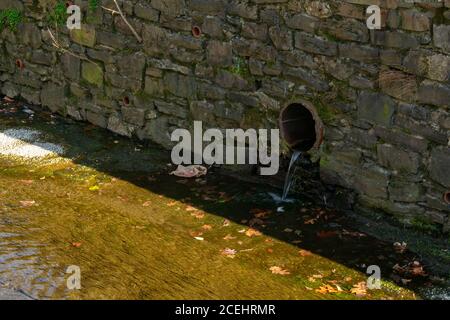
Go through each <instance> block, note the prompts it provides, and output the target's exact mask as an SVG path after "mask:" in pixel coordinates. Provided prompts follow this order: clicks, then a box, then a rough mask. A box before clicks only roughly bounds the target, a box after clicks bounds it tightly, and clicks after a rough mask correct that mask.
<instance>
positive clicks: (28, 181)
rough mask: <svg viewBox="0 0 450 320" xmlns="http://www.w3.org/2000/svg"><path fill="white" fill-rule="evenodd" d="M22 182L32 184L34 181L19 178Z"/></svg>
mask: <svg viewBox="0 0 450 320" xmlns="http://www.w3.org/2000/svg"><path fill="white" fill-rule="evenodd" d="M19 182H20V183H23V184H32V183H33V182H34V181H33V180H19Z"/></svg>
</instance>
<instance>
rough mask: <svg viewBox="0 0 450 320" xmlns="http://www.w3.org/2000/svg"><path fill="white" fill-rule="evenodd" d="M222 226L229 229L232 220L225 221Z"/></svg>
mask: <svg viewBox="0 0 450 320" xmlns="http://www.w3.org/2000/svg"><path fill="white" fill-rule="evenodd" d="M222 226H223V227H228V226H230V220H228V219H225V220H223V222H222Z"/></svg>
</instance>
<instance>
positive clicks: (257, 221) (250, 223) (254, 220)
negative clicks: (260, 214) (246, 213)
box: [248, 218, 264, 227]
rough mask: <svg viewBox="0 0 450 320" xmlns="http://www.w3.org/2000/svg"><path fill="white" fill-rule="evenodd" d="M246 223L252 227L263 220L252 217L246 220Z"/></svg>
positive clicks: (262, 222)
mask: <svg viewBox="0 0 450 320" xmlns="http://www.w3.org/2000/svg"><path fill="white" fill-rule="evenodd" d="M248 224H249V225H250V227H253V226H256V225H263V224H264V221H263V220H261V219H258V218H253V219H251V220H250V221H249V222H248Z"/></svg>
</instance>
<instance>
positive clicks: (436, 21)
mask: <svg viewBox="0 0 450 320" xmlns="http://www.w3.org/2000/svg"><path fill="white" fill-rule="evenodd" d="M35 2H36V1H27V0H23V1H19V0H2V1H0V10H1V9H5V8H19V9H20V10H22V11H23V13H24V15H25V17H26V22H24V23H22V24H21V25H19V27H18V30H17V31H16V32H11V31H10V30H8V29H5V30H3V31H2V32H1V38H0V91H1V93H3V94H5V95H8V96H10V97H21V98H23V99H25V100H27V101H29V102H31V103H35V104H41V105H43V106H46V107H48V108H50V109H51V110H52V111H54V112H58V113H60V114H63V115H68V116H71V117H74V118H76V119H78V120H86V121H89V122H92V123H94V124H96V125H99V126H102V127H105V128H108V129H109V130H111V131H113V132H115V133H117V134H121V135H125V136H137V137H138V138H140V139H150V140H152V141H155V142H157V143H159V144H161V145H163V146H165V147H167V148H169V147H170V146H171V142H170V132H172V131H173V130H174V129H175V128H177V127H190V126H191V125H192V122H193V120H202V121H204V123H205V126H208V127H221V128H226V127H232V128H235V127H242V128H250V127H255V128H257V127H266V128H275V127H278V116H279V113H280V111H281V108H282V107H283V106H285V105H286V103H288V102H289V101H296V100H298V99H303V100H308V101H310V102H311V103H312V105H314V106H315V107H316V109H317V112H318V114H319V116H320V117H321V118H322V120H323V122H324V123H325V136H324V142H325V143H324V144H323V147H322V149H323V150H322V154H321V156H322V160H321V161H320V164H321V176H322V179H323V181H324V182H325V183H327V184H330V185H338V186H341V187H343V188H346V189H348V190H352V191H354V192H355V193H356V195H357V196H356V202H357V204H358V205H360V206H363V207H372V208H377V209H380V210H383V211H385V212H387V213H390V214H393V215H394V216H396V217H397V218H398V219H400V220H401V221H404V222H406V223H414V220H415V219H418V220H420V221H422V222H423V221H428V222H429V223H430V224H434V225H437V226H439V227H440V228H442V230H444V231H448V230H449V229H450V221H449V212H450V206H449V205H448V204H446V203H445V202H444V201H443V198H442V195H443V194H444V193H445V192H446V191H448V190H450V151H449V138H450V116H449V113H450V111H449V107H450V56H449V54H450V41H449V38H450V21H449V17H450V1H448V0H445V1H442V2H435V3H426V4H413V3H410V2H402V1H398V0H391V1H379V0H374V1H370V0H330V1H316V0H122V1H119V2H120V3H121V5H122V8H123V12H124V14H125V15H126V16H127V18H128V20H129V22H130V23H131V24H132V25H133V27H134V28H135V29H136V31H137V32H138V34H139V36H140V37H142V39H143V41H142V43H139V42H138V41H137V40H136V38H135V37H134V36H133V34H132V33H131V32H130V29H129V28H128V27H127V26H126V24H125V23H124V21H123V20H122V19H121V18H120V16H118V15H114V16H112V15H111V12H109V11H107V10H104V9H102V8H100V7H98V8H97V10H96V11H95V12H87V11H88V10H87V8H88V5H87V0H86V1H85V0H75V1H74V3H75V4H78V5H80V6H81V7H82V8H83V17H84V18H85V19H84V22H83V29H82V30H80V31H72V32H68V31H67V30H66V29H65V27H63V28H60V29H59V32H58V33H57V38H58V41H59V43H60V45H61V46H62V47H64V48H66V49H69V50H70V51H71V52H73V53H75V56H74V55H71V54H69V53H67V52H65V53H64V52H61V51H59V50H57V49H56V48H55V47H54V46H53V45H52V40H51V37H50V36H49V33H48V32H47V29H46V28H44V27H42V26H43V25H45V19H46V15H47V14H48V10H49V7H48V6H47V3H50V2H51V1H50V2H49V1H38V5H36V3H35ZM41 4H45V5H46V6H45V8H42V7H41V6H40V5H41ZM101 4H102V5H103V6H104V7H107V8H111V9H114V8H115V7H114V4H113V2H112V1H110V0H103V1H101ZM371 4H377V5H380V6H381V7H382V13H383V21H382V24H383V28H382V30H375V31H370V30H368V28H367V27H366V21H365V20H366V18H367V17H366V14H365V9H366V7H367V6H369V5H371ZM44 10H45V11H44ZM193 28H195V32H193ZM53 32H54V33H55V34H56V30H54V29H53ZM195 33H196V34H195ZM77 56H78V57H77ZM80 56H81V57H85V58H86V59H84V58H80ZM17 59H20V60H21V61H23V64H24V68H19V67H17V66H16V60H17ZM87 59H88V60H87Z"/></svg>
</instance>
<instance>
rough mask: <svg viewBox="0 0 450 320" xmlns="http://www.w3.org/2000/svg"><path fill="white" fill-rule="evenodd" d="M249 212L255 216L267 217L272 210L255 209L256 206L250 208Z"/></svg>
mask: <svg viewBox="0 0 450 320" xmlns="http://www.w3.org/2000/svg"><path fill="white" fill-rule="evenodd" d="M250 213H251V214H252V215H254V216H255V218H259V219H264V218H267V217H268V216H269V215H271V214H272V211H271V210H268V209H257V208H254V209H251V210H250Z"/></svg>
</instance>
